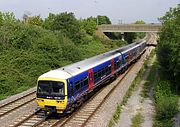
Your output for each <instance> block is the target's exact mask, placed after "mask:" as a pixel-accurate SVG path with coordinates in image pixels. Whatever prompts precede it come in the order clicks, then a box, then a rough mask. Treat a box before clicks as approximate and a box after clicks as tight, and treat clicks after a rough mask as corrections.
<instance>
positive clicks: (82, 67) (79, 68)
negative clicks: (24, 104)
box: [41, 42, 140, 79]
mask: <svg viewBox="0 0 180 127" xmlns="http://www.w3.org/2000/svg"><path fill="white" fill-rule="evenodd" d="M139 44H140V42H136V43H132V44H130V45H127V46H124V47H121V48H118V49H115V50H112V51H109V52H106V53H104V54H100V55H97V56H94V57H91V58H88V59H85V60H82V61H79V62H77V63H73V64H70V65H67V66H64V67H61V68H59V69H56V70H52V71H49V72H47V73H45V74H43V75H42V76H41V77H58V78H61V79H68V78H70V77H72V76H75V75H77V74H79V73H82V72H84V71H86V70H89V69H90V68H93V67H95V66H97V65H99V64H101V63H103V62H105V61H108V60H111V59H112V58H114V57H117V56H121V52H124V51H128V50H130V49H132V48H134V47H136V46H138V45H139ZM54 73H56V75H58V76H56V75H55V74H54Z"/></svg>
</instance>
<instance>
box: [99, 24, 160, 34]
mask: <svg viewBox="0 0 180 127" xmlns="http://www.w3.org/2000/svg"><path fill="white" fill-rule="evenodd" d="M161 27H162V25H161V24H119V25H112V24H103V25H98V26H97V29H98V30H100V31H101V32H122V33H124V32H160V30H161Z"/></svg>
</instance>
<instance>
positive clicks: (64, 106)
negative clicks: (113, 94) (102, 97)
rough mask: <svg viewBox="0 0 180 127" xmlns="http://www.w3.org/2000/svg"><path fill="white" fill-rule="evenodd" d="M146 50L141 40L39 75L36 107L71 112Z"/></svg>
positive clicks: (58, 111)
mask: <svg viewBox="0 0 180 127" xmlns="http://www.w3.org/2000/svg"><path fill="white" fill-rule="evenodd" d="M145 48H146V41H145V40H142V41H141V42H136V43H132V44H130V45H127V46H125V47H121V48H119V49H115V50H113V51H109V52H107V53H104V54H101V55H98V56H95V57H92V58H89V59H85V60H83V61H80V62H77V63H73V64H70V65H67V66H65V67H62V68H59V69H56V70H51V71H49V72H47V73H45V74H43V75H41V76H40V77H39V78H38V85H37V97H36V102H37V104H38V106H39V107H40V108H41V109H42V110H44V111H45V112H56V113H68V112H71V111H72V110H73V109H74V108H76V107H77V106H78V105H79V104H81V103H82V102H83V100H84V99H85V98H87V97H88V96H89V95H90V94H91V93H92V92H93V91H94V90H95V89H96V88H97V87H99V86H102V85H103V84H104V82H106V81H108V80H110V79H112V78H113V77H115V76H117V75H118V74H120V73H122V72H123V71H124V70H126V69H127V68H128V66H129V65H130V64H131V63H132V62H134V61H136V60H137V59H138V58H139V57H140V56H141V55H142V54H143V52H144V51H145Z"/></svg>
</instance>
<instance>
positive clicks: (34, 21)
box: [26, 15, 43, 26]
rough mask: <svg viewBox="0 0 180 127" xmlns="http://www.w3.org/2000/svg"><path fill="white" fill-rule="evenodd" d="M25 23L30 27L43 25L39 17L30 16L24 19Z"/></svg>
mask: <svg viewBox="0 0 180 127" xmlns="http://www.w3.org/2000/svg"><path fill="white" fill-rule="evenodd" d="M26 22H27V23H29V24H32V25H37V26H41V25H42V23H43V20H42V19H41V17H40V15H38V16H31V17H28V18H27V19H26Z"/></svg>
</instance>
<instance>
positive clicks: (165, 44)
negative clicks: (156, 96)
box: [157, 4, 180, 89]
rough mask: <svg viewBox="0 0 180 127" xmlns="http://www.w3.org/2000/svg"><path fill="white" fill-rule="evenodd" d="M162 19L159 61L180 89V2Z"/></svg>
mask: <svg viewBox="0 0 180 127" xmlns="http://www.w3.org/2000/svg"><path fill="white" fill-rule="evenodd" d="M160 21H161V22H162V29H161V32H160V33H159V36H160V39H159V42H158V45H157V46H158V48H157V56H158V61H159V63H160V65H161V67H162V69H163V70H164V71H165V72H166V73H165V74H166V75H167V76H168V77H169V78H170V79H171V81H173V82H174V83H173V84H176V86H177V87H179V89H180V83H179V78H180V42H179V40H180V22H179V21H180V4H179V5H177V7H175V8H171V9H170V10H169V11H168V12H167V13H166V14H165V16H163V17H161V18H160Z"/></svg>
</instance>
